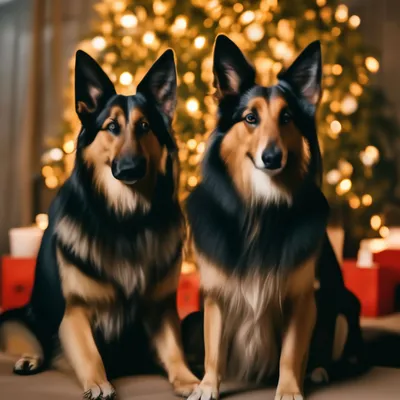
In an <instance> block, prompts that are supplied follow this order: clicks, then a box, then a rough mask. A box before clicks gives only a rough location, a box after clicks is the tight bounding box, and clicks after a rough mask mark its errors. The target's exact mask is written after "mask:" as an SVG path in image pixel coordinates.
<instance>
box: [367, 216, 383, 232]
mask: <svg viewBox="0 0 400 400" xmlns="http://www.w3.org/2000/svg"><path fill="white" fill-rule="evenodd" d="M370 224H371V228H372V229H374V230H375V231H377V230H378V229H379V228H380V227H381V225H382V218H381V217H380V216H379V215H373V216H372V217H371V221H370Z"/></svg>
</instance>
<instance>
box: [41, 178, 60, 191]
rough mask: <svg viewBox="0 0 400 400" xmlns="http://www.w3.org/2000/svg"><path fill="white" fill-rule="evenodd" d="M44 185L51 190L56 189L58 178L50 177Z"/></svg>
mask: <svg viewBox="0 0 400 400" xmlns="http://www.w3.org/2000/svg"><path fill="white" fill-rule="evenodd" d="M44 183H45V185H46V186H47V187H48V188H49V189H55V188H56V187H57V186H58V178H57V177H56V176H48V177H47V178H46V179H45V180H44Z"/></svg>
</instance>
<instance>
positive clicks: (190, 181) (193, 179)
mask: <svg viewBox="0 0 400 400" xmlns="http://www.w3.org/2000/svg"><path fill="white" fill-rule="evenodd" d="M198 182H199V180H198V179H197V178H196V177H195V176H194V175H193V176H191V177H190V178H189V179H188V185H189V186H191V187H195V186H196V185H197V183H198Z"/></svg>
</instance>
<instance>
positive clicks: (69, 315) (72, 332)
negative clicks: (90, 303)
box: [59, 306, 107, 391]
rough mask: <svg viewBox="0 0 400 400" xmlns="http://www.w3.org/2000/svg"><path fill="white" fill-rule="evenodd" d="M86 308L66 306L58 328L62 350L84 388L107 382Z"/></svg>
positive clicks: (87, 388)
mask: <svg viewBox="0 0 400 400" xmlns="http://www.w3.org/2000/svg"><path fill="white" fill-rule="evenodd" d="M90 319H91V316H90V314H89V313H88V311H87V309H85V308H82V307H74V306H73V307H69V306H67V308H66V310H65V314H64V318H63V320H62V322H61V325H60V328H59V337H60V341H61V344H62V347H63V350H64V352H65V354H66V356H67V359H68V361H69V362H70V363H71V365H72V367H73V369H74V371H75V373H76V376H77V378H78V380H79V382H80V383H81V385H82V386H83V388H84V390H85V391H86V390H89V389H90V388H92V387H95V386H96V385H97V386H99V385H104V384H106V383H107V377H106V373H105V370H104V365H103V362H102V360H101V356H100V354H99V352H98V350H97V347H96V344H95V342H94V339H93V335H92V327H91V324H90Z"/></svg>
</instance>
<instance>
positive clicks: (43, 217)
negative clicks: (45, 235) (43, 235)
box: [35, 214, 49, 231]
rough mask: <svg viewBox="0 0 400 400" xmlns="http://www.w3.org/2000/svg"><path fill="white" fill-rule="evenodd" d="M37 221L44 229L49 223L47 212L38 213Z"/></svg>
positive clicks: (40, 227)
mask: <svg viewBox="0 0 400 400" xmlns="http://www.w3.org/2000/svg"><path fill="white" fill-rule="evenodd" d="M35 222H36V225H37V226H38V228H39V229H42V230H43V231H44V230H45V229H46V228H47V227H48V225H49V217H48V216H47V214H38V215H36V218H35Z"/></svg>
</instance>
